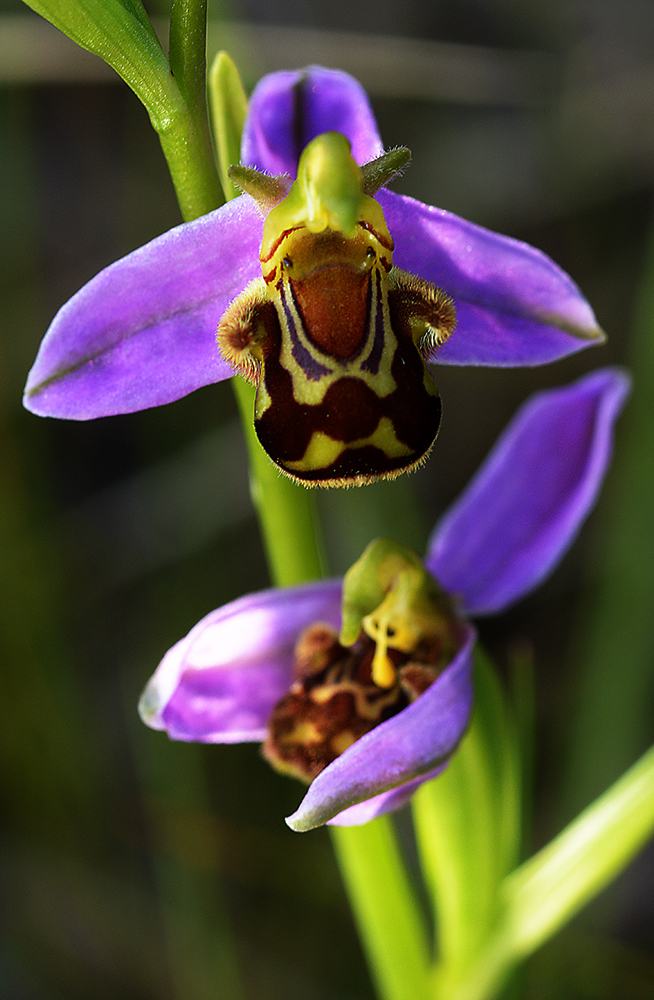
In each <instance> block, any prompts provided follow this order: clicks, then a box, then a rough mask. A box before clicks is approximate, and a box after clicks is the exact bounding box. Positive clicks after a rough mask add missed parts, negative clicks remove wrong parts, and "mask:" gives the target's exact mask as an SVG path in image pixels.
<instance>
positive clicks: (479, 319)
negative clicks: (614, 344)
mask: <svg viewBox="0 0 654 1000" xmlns="http://www.w3.org/2000/svg"><path fill="white" fill-rule="evenodd" d="M378 198H379V201H380V202H381V204H382V206H383V208H384V214H385V217H386V222H387V223H388V228H389V230H390V232H391V233H392V234H393V239H394V240H395V254H394V263H395V264H396V266H397V267H399V268H401V269H402V270H404V271H409V272H410V273H411V274H417V275H419V277H421V278H425V279H426V280H427V281H431V282H432V283H433V284H434V285H436V286H437V287H438V288H442V289H443V290H444V291H446V292H447V294H448V295H450V296H451V297H452V298H453V299H454V303H455V306H456V311H457V327H456V330H455V331H454V334H453V335H452V337H450V339H449V340H448V341H447V343H446V344H444V345H443V347H440V348H438V350H437V352H436V353H435V355H434V357H433V359H432V360H434V361H437V362H438V364H452V365H498V366H516V365H540V364H544V363H545V362H548V361H553V360H555V359H556V358H561V357H564V356H565V355H567V354H572V353H574V352H575V351H579V350H581V349H582V348H583V347H588V346H589V343H592V342H598V341H601V340H602V339H603V334H602V332H601V330H599V328H598V326H597V321H596V319H595V316H594V314H593V311H592V309H591V308H590V306H589V304H588V302H587V301H586V299H585V298H584V297H583V295H582V294H581V292H580V291H579V288H578V287H577V285H575V283H574V282H573V280H572V279H571V278H570V276H569V275H567V274H566V273H565V271H562V270H561V268H560V267H558V265H557V264H555V263H554V261H553V260H551V259H550V258H549V257H547V256H546V255H545V254H544V253H541V251H540V250H536V249H535V248H534V247H532V246H529V245H528V244H527V243H522V242H520V241H519V240H515V239H512V238H511V237H509V236H502V235H500V234H499V233H494V232H491V230H489V229H484V228H483V227H482V226H477V225H475V224H474V223H472V222H467V221H466V220H465V219H461V218H459V216H457V215H452V213H451V212H446V211H444V210H443V209H441V208H434V207H433V206H430V205H423V204H422V202H419V201H415V200H414V199H413V198H407V197H405V196H403V195H398V194H395V193H394V192H392V191H380V193H379V195H378Z"/></svg>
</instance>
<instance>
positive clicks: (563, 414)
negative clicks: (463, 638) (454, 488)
mask: <svg viewBox="0 0 654 1000" xmlns="http://www.w3.org/2000/svg"><path fill="white" fill-rule="evenodd" d="M629 386H630V382H629V378H628V377H627V375H626V374H625V373H624V372H621V371H620V370H618V369H611V368H607V369H602V370H600V371H596V372H593V373H592V374H591V375H587V376H585V377H584V378H582V379H580V380H579V381H578V382H574V383H573V384H572V385H570V386H566V387H565V388H562V389H553V390H549V391H547V392H542V393H539V394H538V395H536V396H534V397H532V398H531V399H530V400H529V401H528V402H527V403H526V404H525V406H524V407H523V408H522V409H521V410H520V411H519V412H518V414H517V416H516V417H515V418H514V419H513V421H512V423H511V424H510V425H509V427H508V428H507V430H506V431H505V432H504V434H503V435H502V436H501V437H500V439H499V441H498V442H497V444H496V445H495V447H494V448H493V450H492V451H491V453H490V455H489V456H488V458H487V459H486V461H485V463H484V464H483V465H482V467H481V469H480V470H479V472H478V473H477V475H476V476H475V478H474V479H473V480H472V482H471V483H470V485H469V486H468V487H467V489H466V490H465V491H464V493H463V494H462V495H461V496H460V497H459V499H458V500H457V501H456V502H455V503H454V505H453V506H452V507H451V508H450V510H449V511H448V512H447V513H446V515H445V516H444V518H443V519H442V520H441V522H440V524H439V525H438V526H437V528H436V530H435V531H434V534H433V535H432V538H431V541H430V544H429V547H428V554H427V558H426V559H425V565H426V566H427V569H428V570H429V571H430V572H431V573H432V574H433V575H434V576H435V578H436V579H437V580H438V582H439V583H440V584H441V586H442V587H444V588H445V589H446V590H447V591H448V592H449V593H451V594H455V595H459V597H460V598H461V600H462V602H463V609H464V611H465V612H466V613H467V614H471V615H481V614H491V613H493V612H497V611H502V610H503V609H504V608H506V607H508V606H509V605H511V604H513V603H514V602H515V601H517V600H519V599H520V598H521V597H523V596H524V595H525V594H527V593H528V592H529V591H530V590H532V589H533V588H534V587H535V586H536V585H537V584H538V583H540V581H541V580H542V579H543V578H544V577H545V576H547V574H548V573H549V572H550V571H551V570H552V569H553V568H554V566H555V565H556V563H557V562H558V560H559V559H560V558H561V556H562V555H563V553H564V552H565V550H566V549H567V548H568V546H569V545H570V543H571V542H572V540H573V538H574V537H575V535H576V534H577V531H578V530H579V528H580V526H581V524H582V522H583V521H584V519H585V518H586V515H587V514H588V512H589V511H590V510H591V508H592V506H593V504H594V503H595V499H596V497H597V494H598V492H599V489H600V486H601V484H602V480H603V478H604V475H605V473H606V470H607V467H608V464H609V461H610V458H611V452H612V446H613V427H614V424H615V421H616V419H617V417H618V415H619V413H620V411H621V409H622V405H623V403H624V400H625V398H626V396H627V393H628V391H629Z"/></svg>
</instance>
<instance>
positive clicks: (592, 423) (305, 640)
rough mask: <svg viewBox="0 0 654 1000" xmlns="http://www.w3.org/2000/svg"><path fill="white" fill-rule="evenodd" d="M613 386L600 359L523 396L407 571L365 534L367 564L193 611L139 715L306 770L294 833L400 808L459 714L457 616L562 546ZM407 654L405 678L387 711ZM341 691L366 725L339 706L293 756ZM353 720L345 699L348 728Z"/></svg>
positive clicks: (461, 677) (407, 561)
mask: <svg viewBox="0 0 654 1000" xmlns="http://www.w3.org/2000/svg"><path fill="white" fill-rule="evenodd" d="M628 388H629V381H628V379H627V377H626V376H625V375H624V374H623V373H622V372H621V371H619V370H614V369H604V370H600V371H597V372H594V373H593V374H591V375H588V376H586V377H584V378H582V379H581V380H580V381H578V382H576V383H573V384H572V385H571V386H568V387H565V388H562V389H555V390H549V391H546V392H543V393H541V394H538V395H536V396H534V397H532V398H531V399H530V400H529V401H528V402H527V403H526V404H525V406H524V407H523V408H522V409H521V410H520V411H519V413H518V414H517V416H516V417H515V418H514V420H513V421H512V423H511V424H510V425H509V427H508V428H507V430H506V431H505V432H504V434H503V435H502V436H501V438H500V439H499V441H498V442H497V443H496V445H495V447H494V448H493V450H492V451H491V453H490V455H489V456H488V458H487V459H486V461H485V463H484V464H483V465H482V467H481V469H480V470H479V472H478V473H477V475H476V476H475V477H474V479H473V480H472V482H471V483H470V484H469V486H468V487H467V489H466V490H465V491H464V492H463V494H462V495H461V496H460V497H459V499H458V500H457V501H455V503H454V504H453V505H452V507H451V508H450V509H449V511H448V512H446V514H445V515H444V517H443V518H441V520H440V522H439V523H438V524H437V526H436V528H435V529H434V532H433V534H432V536H431V539H430V540H429V544H428V547H427V552H426V555H425V557H424V560H423V565H422V567H420V563H419V560H418V559H417V557H413V559H412V558H411V557H407V556H406V555H405V554H404V553H400V554H399V555H398V554H397V553H396V549H394V548H393V547H392V546H391V545H390V544H387V543H382V545H381V550H380V548H379V543H378V545H377V547H376V548H375V549H374V552H376V553H377V555H376V556H375V558H376V560H377V561H376V562H374V568H375V571H374V573H373V574H372V575H371V574H370V572H369V568H368V565H367V564H366V562H365V560H364V561H363V569H361V568H359V569H356V574H355V575H357V579H355V580H354V583H352V582H351V581H350V582H348V577H349V576H350V574H348V575H347V576H346V581H345V586H344V584H343V581H342V580H331V581H327V582H324V583H313V584H307V585H305V586H300V587H293V588H288V589H278V590H268V591H264V592H262V593H259V594H253V595H250V596H248V597H244V598H241V599H239V600H236V601H234V602H233V603H231V604H228V605H226V606H225V607H223V608H219V609H218V610H217V611H214V612H212V613H211V614H209V615H207V617H206V618H204V619H203V620H202V621H200V622H199V623H198V624H197V625H196V626H195V628H193V629H192V630H191V631H190V632H189V634H188V635H187V636H186V637H185V638H184V639H182V640H181V641H180V642H179V643H177V644H176V645H175V646H173V648H172V649H171V650H169V652H168V653H167V654H166V656H165V657H164V658H163V660H162V662H161V664H160V665H159V667H158V669H157V671H156V672H155V674H154V675H153V677H152V679H151V681H150V683H149V684H148V686H147V687H146V690H145V692H144V694H143V696H142V699H141V703H140V712H141V716H142V718H143V719H144V721H145V722H147V724H148V725H150V726H152V727H153V728H155V729H162V730H165V731H166V732H167V733H168V734H169V736H171V737H172V738H173V739H180V740H195V741H200V742H208V743H235V742H243V741H260V742H263V741H266V743H267V745H268V750H269V752H268V754H267V755H268V756H269V757H274V758H275V759H276V760H275V762H276V764H278V765H279V764H280V763H281V766H282V769H286V770H288V771H289V772H291V773H299V772H300V771H303V774H302V776H303V777H305V778H306V779H307V780H311V777H313V780H311V783H310V785H309V788H308V790H307V793H306V795H305V797H304V799H303V801H302V804H301V805H300V807H299V809H298V810H297V812H296V813H294V815H293V816H291V817H290V818H289V819H288V821H287V822H288V823H289V825H290V826H291V827H293V829H296V830H307V829H311V828H312V827H315V826H319V825H321V824H323V823H325V822H329V823H336V824H339V825H348V824H358V823H363V822H367V821H368V820H369V819H372V818H373V817H374V816H376V815H380V814H381V813H384V812H388V811H389V810H392V809H396V808H398V807H399V806H401V805H403V804H404V803H405V802H406V801H407V800H408V799H409V798H410V796H411V794H412V793H413V791H414V790H415V788H417V787H418V785H419V784H420V783H421V782H423V781H425V780H427V779H430V778H432V777H435V776H436V775H437V774H438V773H439V771H440V770H442V769H443V767H445V766H446V764H447V761H448V760H449V758H450V757H451V755H452V754H453V752H454V751H455V749H456V747H457V745H458V743H459V742H460V740H461V738H462V737H463V735H464V733H465V730H466V727H467V725H468V722H469V718H470V713H471V711H472V704H473V691H472V656H473V646H474V639H475V633H474V629H473V627H472V626H471V625H470V624H469V623H467V622H466V619H467V618H471V617H475V616H478V615H484V614H492V613H497V612H500V611H502V610H504V609H505V608H507V607H509V606H511V605H512V604H513V603H515V602H516V601H518V600H519V599H520V598H522V597H523V596H524V595H525V594H527V593H528V592H529V591H531V590H532V589H533V588H534V587H535V586H536V585H537V584H538V583H540V581H541V580H542V579H543V578H544V577H545V576H546V575H547V574H548V573H549V572H550V571H551V570H552V569H553V568H554V566H555V565H556V563H557V562H558V560H559V559H560V558H561V556H562V555H563V553H564V552H565V551H566V549H567V548H568V546H569V545H570V544H571V542H572V540H573V539H574V537H575V535H576V533H577V531H578V529H579V527H580V525H581V524H582V522H583V520H584V519H585V517H586V515H587V514H588V512H589V510H590V509H591V508H592V506H593V504H594V502H595V499H596V497H597V494H598V491H599V488H600V486H601V483H602V480H603V478H604V474H605V472H606V469H607V467H608V464H609V461H610V456H611V450H612V441H613V427H614V424H615V420H616V418H617V416H618V414H619V412H620V410H621V408H622V404H623V402H624V399H625V397H626V394H627V392H628ZM384 545H386V547H384ZM380 551H381V557H380V556H379V553H380ZM389 560H390V562H389ZM393 560H395V562H393ZM373 561H374V560H373ZM397 565H399V567H400V569H399V570H398V569H397ZM357 566H359V564H357ZM379 566H381V567H382V570H381V571H380V570H379ZM419 567H420V568H419ZM350 572H352V571H350ZM380 573H381V575H380ZM384 574H385V575H384ZM429 580H431V581H432V584H431V585H430V584H429ZM425 581H427V582H425ZM439 595H445V596H443V597H441V596H439ZM344 596H345V600H344ZM357 643H358V644H359V645H357ZM375 660H376V665H375V662H374V661H375ZM407 665H408V667H409V668H410V669H409V673H412V676H413V677H414V678H416V677H417V678H418V679H417V681H415V682H414V681H413V680H411V679H410V678H409V679H408V680H407V683H406V684H404V689H403V690H404V695H406V697H404V695H403V694H402V692H400V691H399V688H398V690H397V698H398V699H399V700H396V702H395V703H394V705H393V707H392V708H391V709H389V708H388V704H389V702H388V698H387V697H386V696H387V695H389V697H390V695H391V693H392V690H393V686H394V685H396V682H397V683H399V686H400V687H402V684H401V683H400V680H399V679H400V675H401V673H402V670H404V669H405V666H407ZM364 667H365V669H366V671H367V672H366V674H365V678H364V681H363V687H361V686H359V687H358V688H357V687H356V683H357V682H358V680H359V679H360V674H359V673H358V672H360V670H361V669H363V668H364ZM414 668H417V672H416V670H415V669H414ZM353 684H354V687H353ZM416 684H417V687H416ZM407 685H409V686H411V685H413V690H408V693H407ZM362 691H363V694H361V692H362ZM352 692H354V693H353V696H352V697H353V698H356V697H357V696H359V697H363V698H364V699H368V704H372V706H373V707H372V712H373V715H375V719H374V723H375V724H373V725H372V726H371V727H370V728H368V729H367V730H366V731H364V732H362V735H360V736H359V737H358V738H356V736H354V738H353V739H351V738H350V737H352V736H353V732H352V728H351V726H352V718H353V716H352V713H350V714H348V716H347V720H346V722H345V723H344V724H343V725H342V726H341V728H340V729H339V728H338V727H337V728H335V729H329V739H330V740H332V739H333V738H334V736H336V737H337V742H338V739H341V740H342V747H341V748H339V747H338V746H337V747H336V751H337V752H336V753H335V754H334V753H333V752H332V751H333V750H334V747H332V748H331V750H330V752H329V754H328V755H327V756H324V757H323V758H321V763H320V764H319V766H318V767H317V771H316V774H315V776H313V774H309V772H308V771H307V770H306V764H305V762H303V759H302V758H303V755H305V751H306V746H307V743H308V744H311V742H312V741H314V742H315V743H318V742H320V744H321V747H320V753H321V754H322V753H323V750H324V742H325V734H326V733H327V729H326V728H325V719H324V717H323V716H321V715H319V714H318V715H315V714H313V709H314V708H315V704H319V703H323V702H325V701H328V700H329V699H331V698H332V696H334V695H338V696H339V697H340V695H342V694H344V693H345V694H348V697H349V694H351V693H352ZM289 693H291V694H293V695H294V696H295V697H296V702H295V703H297V701H298V699H299V700H300V701H301V702H302V703H303V704H302V707H301V714H300V715H298V714H297V710H296V708H295V707H294V704H295V703H293V704H291V702H290V701H289ZM402 699H404V700H402ZM391 700H392V699H391ZM312 701H313V704H312V705H309V709H310V710H311V713H312V714H307V711H305V707H306V705H307V704H308V703H309V702H312ZM350 703H351V702H350ZM339 704H340V702H339ZM280 706H281V707H280ZM339 711H340V709H339ZM289 712H290V715H289ZM363 715H365V709H361V710H357V712H355V716H356V719H355V721H356V724H357V725H359V723H360V721H361V718H362V716H363ZM289 719H290V722H289ZM271 720H272V724H271ZM339 725H340V724H339ZM360 728H365V727H360ZM273 731H274V733H276V734H277V735H276V736H275V740H276V744H275V745H273V746H272V748H271V747H270V739H271V732H273ZM289 733H290V734H291V739H292V741H295V742H296V743H298V741H300V742H302V741H304V742H302V746H301V747H300V750H301V751H302V752H301V753H300V754H299V755H298V754H295V753H294V752H293V753H292V754H291V755H290V756H289V754H288V753H287V750H286V748H284V747H283V748H282V751H281V754H280V752H279V746H280V743H279V740H280V739H281V740H282V742H283V740H284V739H285V738H286V736H287V735H288V734H289ZM280 757H281V761H280ZM310 766H313V765H310Z"/></svg>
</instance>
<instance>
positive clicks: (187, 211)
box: [157, 0, 223, 222]
mask: <svg viewBox="0 0 654 1000" xmlns="http://www.w3.org/2000/svg"><path fill="white" fill-rule="evenodd" d="M206 22H207V4H206V0H174V2H173V5H172V9H171V13H170V53H169V58H170V68H171V72H172V74H173V76H174V77H175V80H176V82H177V86H178V88H179V92H180V94H181V96H182V99H183V103H182V106H181V108H179V109H178V113H177V114H176V115H175V116H171V118H170V119H168V120H167V121H165V122H163V123H162V124H161V126H160V127H159V128H158V129H157V131H158V133H159V139H160V142H161V148H162V149H163V152H164V156H165V157H166V161H167V163H168V169H169V170H170V175H171V177H172V179H173V184H174V185H175V192H176V194H177V200H178V202H179V207H180V209H181V211H182V216H183V218H184V221H185V222H190V221H191V220H192V219H196V218H198V216H200V215H205V214H206V213H207V212H211V211H213V209H214V208H218V207H219V206H220V205H221V204H222V202H223V197H222V189H221V185H220V180H219V177H218V174H217V172H216V165H215V160H214V154H213V147H212V142H211V133H210V130H209V119H208V117H207V105H206Z"/></svg>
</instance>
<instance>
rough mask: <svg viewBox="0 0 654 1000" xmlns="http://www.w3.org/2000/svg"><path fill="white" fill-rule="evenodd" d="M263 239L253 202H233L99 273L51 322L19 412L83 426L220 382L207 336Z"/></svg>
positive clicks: (222, 366) (225, 370) (221, 366)
mask: <svg viewBox="0 0 654 1000" xmlns="http://www.w3.org/2000/svg"><path fill="white" fill-rule="evenodd" d="M262 232H263V219H262V217H261V215H260V213H259V211H258V209H257V208H256V206H255V204H254V202H253V201H252V199H251V198H246V197H242V198H237V199H235V200H234V201H231V202H229V203H228V204H227V205H223V207H222V208H219V209H217V210H216V211H215V212H211V213H210V214H209V215H205V216H202V217H201V218H199V219H196V220H195V222H189V223H187V224H185V225H182V226H177V227H176V228H175V229H171V230H170V231H169V232H167V233H164V234H163V236H159V237H157V239H155V240H152V242H150V243H147V244H146V245H145V246H143V247H140V248H139V249H138V250H135V251H134V252H133V253H131V254H128V255H127V256H126V257H123V258H122V259H121V260H119V261H116V263H114V264H111V265H110V266H109V267H107V268H105V270H104V271H101V272H100V273H99V274H98V275H96V276H95V278H93V279H92V280H91V281H89V282H88V284H86V285H84V287H83V288H82V289H80V291H79V292H77V294H76V295H74V296H73V297H72V299H70V300H69V301H68V302H67V303H66V304H65V305H64V306H63V307H62V308H61V309H60V310H59V312H58V313H57V315H56V316H55V318H54V320H53V321H52V324H51V326H50V329H49V330H48V332H47V333H46V336H45V338H44V340H43V342H42V344H41V347H40V349H39V353H38V355H37V358H36V361H35V362H34V365H33V367H32V370H31V372H30V374H29V376H28V380H27V385H26V388H25V400H24V402H25V406H26V407H27V408H28V409H29V410H31V411H32V412H33V413H37V414H39V415H40V416H51V417H63V418H66V419H69V420H89V419H92V418H94V417H104V416H113V415H114V414H117V413H131V412H134V411H136V410H142V409H146V408H147V407H150V406H160V405H161V404H163V403H169V402H171V401H172V400H175V399H179V398H180V397H181V396H185V395H186V394H187V393H189V392H192V391H193V390H194V389H197V388H199V387H200V386H203V385H208V384H210V383H212V382H219V381H221V379H224V378H229V377H230V376H231V375H233V374H234V373H233V371H232V369H231V368H230V367H229V366H228V365H227V364H226V362H225V361H223V359H222V358H221V357H220V355H219V354H218V349H217V347H216V330H217V328H218V323H219V321H220V318H221V316H222V314H223V313H224V311H225V309H226V308H227V306H228V305H229V303H230V302H231V300H232V299H233V298H234V297H235V296H236V295H238V294H239V292H241V291H243V289H244V288H245V286H246V285H247V284H248V283H249V282H250V281H252V279H253V278H256V277H260V275H261V267H260V265H259V246H260V244H261V236H262Z"/></svg>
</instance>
